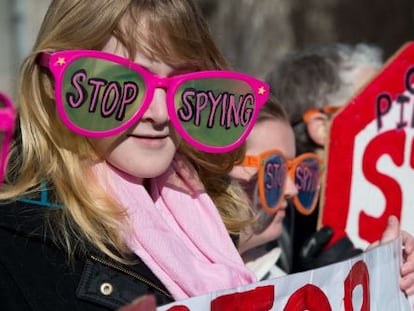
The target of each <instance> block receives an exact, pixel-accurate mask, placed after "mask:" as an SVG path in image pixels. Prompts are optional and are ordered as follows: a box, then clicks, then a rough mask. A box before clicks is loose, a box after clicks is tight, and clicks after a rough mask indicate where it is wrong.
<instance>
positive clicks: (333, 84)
mask: <svg viewBox="0 0 414 311" xmlns="http://www.w3.org/2000/svg"><path fill="white" fill-rule="evenodd" d="M382 65H383V59H382V50H381V49H380V48H379V47H378V46H376V45H371V44H366V43H359V44H356V45H348V44H342V43H336V44H331V45H326V46H322V47H317V48H313V49H307V50H302V51H298V52H293V53H291V54H287V55H286V56H285V57H284V58H282V59H281V60H280V61H279V62H277V63H276V64H275V66H274V67H273V68H272V69H271V70H270V71H269V73H268V74H267V77H266V81H268V82H269V84H270V88H271V91H272V93H274V95H275V96H276V97H277V98H278V99H279V100H280V102H281V104H282V105H283V107H285V109H286V111H287V113H288V116H289V120H290V122H291V124H292V126H293V129H294V131H295V138H296V146H297V148H298V149H297V153H298V154H300V153H304V152H316V153H318V155H319V156H321V157H323V156H324V154H323V146H324V144H325V143H326V138H327V136H326V135H327V130H328V127H329V122H327V121H329V119H330V118H331V117H332V115H333V114H334V113H336V112H337V111H338V110H339V109H340V108H341V107H342V106H344V105H345V104H346V103H347V102H348V101H349V100H350V99H351V98H352V97H353V96H354V95H356V93H357V92H358V91H359V90H360V89H361V88H362V87H363V86H364V85H365V84H367V83H368V82H369V81H370V80H371V79H372V78H373V77H374V76H375V75H376V74H377V73H378V72H379V71H380V69H381V68H382Z"/></svg>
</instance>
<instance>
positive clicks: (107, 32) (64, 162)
mask: <svg viewBox="0 0 414 311" xmlns="http://www.w3.org/2000/svg"><path fill="white" fill-rule="evenodd" d="M111 36H114V37H115V38H116V39H117V40H118V41H120V42H121V43H122V44H123V45H124V46H125V47H126V49H127V51H128V52H129V57H130V58H131V59H133V58H134V55H135V53H136V52H137V51H138V49H139V52H141V53H144V54H145V55H147V56H149V57H152V58H156V59H161V60H163V61H164V62H166V63H168V64H173V65H180V64H183V65H185V66H190V67H191V68H193V69H195V70H196V69H198V68H202V69H225V68H227V67H228V64H227V63H226V61H225V59H224V58H223V56H222V55H221V53H220V52H219V51H218V49H217V48H216V46H215V44H214V42H213V41H212V39H211V36H210V34H209V31H208V27H207V25H206V24H205V22H204V20H203V18H202V17H201V15H200V13H199V11H198V9H197V8H196V7H195V6H194V4H193V3H192V2H191V1H190V0H169V1H160V0H99V1H84V0H54V1H52V3H51V5H50V7H49V9H48V11H47V13H46V16H45V18H44V21H43V24H42V26H41V29H40V31H39V34H38V38H37V40H36V43H35V45H34V49H33V52H32V53H31V54H30V55H29V56H28V57H27V58H26V59H25V61H24V63H23V65H22V68H21V80H20V86H19V87H20V90H19V96H20V97H19V115H20V118H19V121H20V126H19V128H18V133H16V140H15V141H14V144H13V146H12V150H11V154H10V163H9V167H8V177H9V178H8V183H9V184H8V185H5V186H4V187H3V188H2V190H1V193H0V200H6V199H12V198H15V197H19V196H27V195H31V194H32V193H37V192H38V191H39V184H40V183H41V182H45V183H46V184H47V185H50V187H51V188H52V190H53V191H54V193H55V197H56V198H55V202H52V203H59V204H61V205H62V209H60V210H61V211H62V212H59V213H52V214H57V215H54V216H53V221H52V220H50V221H49V226H50V228H51V229H52V230H53V231H54V233H56V234H55V236H56V237H57V241H58V242H59V243H61V244H63V246H64V247H65V248H66V249H67V250H68V254H69V255H70V256H72V255H73V253H74V251H75V249H78V248H81V249H82V250H85V247H86V245H87V244H88V243H92V245H93V246H95V247H97V248H98V249H100V250H101V251H103V252H104V253H106V254H107V255H109V256H111V257H112V258H114V259H117V260H121V261H122V258H120V257H119V256H117V255H116V254H117V253H120V254H126V253H127V252H128V250H127V249H126V247H125V245H124V244H123V242H122V239H121V237H120V234H119V230H118V228H119V227H120V226H121V224H122V221H123V217H124V215H123V213H122V208H121V207H120V206H117V204H116V203H115V202H114V200H113V199H112V198H111V197H109V196H108V195H107V194H106V193H105V192H104V191H103V189H102V188H101V187H100V186H99V183H98V182H97V181H96V180H95V179H96V177H95V175H94V174H92V172H91V169H90V168H91V165H92V163H94V161H99V160H100V159H99V155H98V154H96V152H95V151H94V150H93V148H92V146H91V144H90V142H89V140H88V139H87V138H85V137H82V136H78V135H76V134H74V133H72V132H71V131H70V130H68V129H67V128H66V127H65V126H64V125H62V123H61V122H60V119H59V117H58V116H57V113H56V105H55V102H54V95H53V81H52V79H51V77H50V75H49V74H48V73H47V72H45V71H44V70H42V69H41V68H40V67H39V66H38V65H37V63H36V56H37V55H38V53H39V52H41V51H45V50H48V51H56V50H65V49H94V50H100V49H102V48H103V46H104V45H105V44H106V43H107V42H108V40H109V39H110V37H111ZM137 42H138V44H137ZM137 45H138V46H137ZM178 152H181V153H183V154H185V155H186V156H187V157H188V158H189V159H190V161H191V162H192V163H193V165H194V166H195V167H196V169H197V170H198V172H199V175H200V178H201V180H202V181H203V183H204V185H205V188H206V190H207V192H208V193H209V194H210V196H211V197H212V199H213V201H214V202H215V203H216V205H217V208H218V210H219V212H220V214H221V216H222V218H223V220H224V223H225V225H226V227H227V229H228V231H229V232H230V233H238V232H239V231H240V230H241V228H243V227H244V226H245V225H246V224H248V223H249V222H250V221H251V212H250V210H249V205H248V203H247V202H245V201H243V200H242V199H241V197H239V194H240V189H238V188H237V187H236V186H234V185H232V184H231V182H230V179H229V178H228V177H227V173H228V172H229V171H230V170H231V168H232V167H233V163H234V162H236V161H238V160H239V159H240V158H242V156H243V154H244V149H243V148H240V149H238V150H236V151H234V152H231V153H226V154H206V153H203V152H200V151H198V150H195V149H194V148H192V147H191V146H189V145H187V144H185V143H183V144H182V145H181V146H180V148H179V150H178ZM75 241H76V242H75Z"/></svg>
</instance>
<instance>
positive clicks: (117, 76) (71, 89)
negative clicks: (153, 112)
mask: <svg viewBox="0 0 414 311" xmlns="http://www.w3.org/2000/svg"><path fill="white" fill-rule="evenodd" d="M145 91H146V90H145V83H144V80H143V77H142V76H141V75H140V74H139V73H137V72H135V71H133V70H131V69H129V68H128V67H125V66H122V65H120V64H117V63H114V62H111V61H108V60H102V59H96V58H87V57H85V58H80V59H77V60H75V61H74V62H73V63H71V64H70V65H69V67H68V68H67V69H66V71H65V75H64V79H63V85H62V95H61V96H62V102H63V104H64V109H65V112H66V115H67V116H68V118H69V119H70V120H71V122H72V123H74V124H75V125H76V126H78V127H80V128H82V129H84V130H90V131H98V132H99V131H108V130H112V129H115V128H117V127H119V126H121V125H122V124H124V123H125V122H127V121H128V120H130V119H131V117H132V116H133V115H134V114H135V113H136V112H137V110H138V109H139V108H140V106H141V104H142V100H143V97H144V94H145Z"/></svg>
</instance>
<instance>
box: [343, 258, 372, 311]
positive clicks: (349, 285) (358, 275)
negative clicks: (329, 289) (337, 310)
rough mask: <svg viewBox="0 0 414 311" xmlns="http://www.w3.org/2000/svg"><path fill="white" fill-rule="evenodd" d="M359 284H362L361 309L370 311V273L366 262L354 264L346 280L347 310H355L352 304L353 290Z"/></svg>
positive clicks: (345, 299)
mask: <svg viewBox="0 0 414 311" xmlns="http://www.w3.org/2000/svg"><path fill="white" fill-rule="evenodd" d="M358 285H362V290H363V293H362V298H363V299H362V306H361V311H369V310H370V309H369V307H370V297H369V286H368V285H369V273H368V268H367V266H366V264H365V262H363V261H362V260H361V261H358V262H357V263H355V264H354V265H353V266H352V269H351V271H350V272H349V274H348V276H347V278H346V279H345V282H344V292H345V297H344V302H345V311H353V310H354V309H353V306H352V291H353V290H354V288H355V287H357V286H358Z"/></svg>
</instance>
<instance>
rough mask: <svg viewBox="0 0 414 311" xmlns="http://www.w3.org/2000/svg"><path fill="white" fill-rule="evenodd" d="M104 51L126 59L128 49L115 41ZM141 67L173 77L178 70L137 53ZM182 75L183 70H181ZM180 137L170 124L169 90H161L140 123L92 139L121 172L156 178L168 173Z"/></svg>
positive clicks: (156, 93)
mask: <svg viewBox="0 0 414 311" xmlns="http://www.w3.org/2000/svg"><path fill="white" fill-rule="evenodd" d="M103 51H105V52H109V53H113V54H116V55H119V56H123V57H126V55H127V53H126V50H125V49H124V48H123V47H122V46H121V44H119V43H118V41H117V40H116V39H115V38H111V40H109V42H108V43H107V45H106V46H105V47H104V48H103ZM134 61H135V62H136V63H137V64H139V65H141V66H142V67H144V68H146V69H147V70H148V71H150V72H152V73H154V74H156V75H159V76H162V77H167V76H172V75H175V74H176V73H177V71H176V70H175V69H174V68H172V67H170V66H169V65H167V64H165V63H163V62H162V61H158V60H153V59H149V58H147V57H145V56H144V55H143V54H140V53H139V52H138V53H137V55H136V57H135V60H134ZM180 72H181V73H182V70H181V71H180ZM179 140H180V139H179V137H178V135H177V134H176V131H175V130H174V128H173V127H172V126H171V124H170V120H169V116H168V112H167V104H166V91H165V90H164V89H161V88H158V89H156V90H155V92H154V97H153V99H152V102H151V104H150V106H149V108H148V109H147V110H146V111H145V113H144V114H143V116H142V118H141V119H140V120H139V122H138V123H137V124H135V125H133V126H131V127H130V128H129V129H128V130H126V131H124V132H122V133H121V134H119V135H115V136H111V137H106V138H98V139H91V141H92V145H93V146H94V148H95V149H96V150H97V152H98V153H99V154H101V155H103V156H104V158H105V159H106V161H107V162H108V163H110V164H111V165H113V166H114V167H116V168H117V169H119V170H121V171H123V172H125V173H127V174H129V175H131V176H134V177H137V178H138V179H142V178H152V177H156V176H159V175H161V174H162V173H164V172H165V171H166V170H167V168H168V167H169V165H170V164H171V161H172V159H173V157H174V155H175V152H176V150H177V146H178V143H179Z"/></svg>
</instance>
